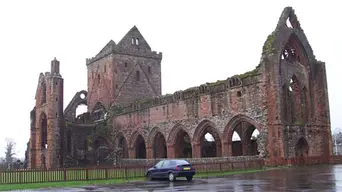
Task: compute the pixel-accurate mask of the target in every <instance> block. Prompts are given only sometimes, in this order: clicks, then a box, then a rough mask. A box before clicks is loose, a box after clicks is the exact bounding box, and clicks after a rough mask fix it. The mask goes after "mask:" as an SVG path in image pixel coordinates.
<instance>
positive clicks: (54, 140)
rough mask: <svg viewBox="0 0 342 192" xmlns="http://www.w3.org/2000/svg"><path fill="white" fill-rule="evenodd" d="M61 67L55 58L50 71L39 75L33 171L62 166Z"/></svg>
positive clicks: (33, 117)
mask: <svg viewBox="0 0 342 192" xmlns="http://www.w3.org/2000/svg"><path fill="white" fill-rule="evenodd" d="M59 64H60V63H59V61H58V60H56V58H55V59H54V60H53V61H51V71H50V72H46V73H45V74H43V73H41V74H40V75H39V82H38V87H37V91H36V97H35V99H36V105H35V107H34V109H33V110H32V111H31V115H30V116H31V139H30V168H54V167H59V166H60V164H61V155H60V154H61V152H60V149H61V143H62V142H61V140H60V138H61V136H62V135H63V134H62V131H63V130H62V128H61V123H60V122H61V120H62V119H63V78H62V76H61V74H60V73H59Z"/></svg>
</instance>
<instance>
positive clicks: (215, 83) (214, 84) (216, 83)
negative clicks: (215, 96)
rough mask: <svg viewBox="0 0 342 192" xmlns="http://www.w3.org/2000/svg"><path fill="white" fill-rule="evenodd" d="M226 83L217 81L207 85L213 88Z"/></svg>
mask: <svg viewBox="0 0 342 192" xmlns="http://www.w3.org/2000/svg"><path fill="white" fill-rule="evenodd" d="M223 83H225V80H217V81H216V82H212V83H206V85H207V86H209V87H212V86H216V85H220V84H223Z"/></svg>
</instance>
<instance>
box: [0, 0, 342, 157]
mask: <svg viewBox="0 0 342 192" xmlns="http://www.w3.org/2000/svg"><path fill="white" fill-rule="evenodd" d="M286 6H292V7H293V8H294V9H295V12H296V14H297V16H298V19H299V22H300V23H301V26H302V28H303V29H304V32H305V33H306V35H307V38H308V40H309V42H310V44H311V46H312V48H313V51H314V54H315V55H316V57H317V59H318V60H322V61H325V62H326V68H327V75H328V87H329V99H330V112H331V124H332V128H335V127H342V118H341V114H339V109H341V108H342V99H341V98H342V91H341V89H340V88H341V85H340V83H341V80H342V78H341V70H342V67H341V65H342V59H341V56H339V55H341V44H342V38H341V34H342V30H341V22H340V19H341V18H342V12H341V10H340V6H338V1H327V0H325V1H298V0H295V1H291V0H286V1H263V0H258V1H252V0H251V1H227V0H222V1H215V0H210V1H209V0H208V1H200V0H196V1H190V0H187V1H180V0H179V1H176V0H173V1H160V0H159V1H158V0H156V1H148V0H144V1H141V0H136V1H129V0H121V1H114V0H111V1H86V0H79V1H76V0H73V1H61V0H59V1H47V0H41V1H37V0H30V1H26V0H25V1H24V0H23V1H16V0H11V1H1V2H0V26H1V28H0V54H1V60H0V64H1V69H2V75H1V76H0V82H1V94H0V98H1V102H2V108H1V110H0V117H1V132H0V133H1V134H0V156H4V147H5V138H6V137H8V138H13V139H15V141H16V142H17V153H18V155H19V156H20V157H24V152H25V149H26V142H28V139H29V133H30V111H31V110H32V108H33V107H34V104H35V99H34V97H35V92H36V88H37V83H38V77H39V73H40V72H45V71H50V62H51V60H52V59H53V58H54V57H56V58H57V59H58V60H59V61H60V62H61V70H60V71H61V74H62V76H63V78H64V85H65V86H64V88H65V89H64V107H66V106H67V104H68V103H69V102H70V100H71V99H72V97H73V96H74V94H75V93H76V92H77V91H80V90H82V89H87V87H86V85H87V71H86V65H85V60H86V58H90V57H93V56H95V55H96V54H97V53H98V52H99V51H100V50H101V49H102V48H103V47H104V46H105V45H106V44H107V43H108V42H109V40H111V39H113V40H114V41H115V42H116V43H118V42H119V40H120V39H121V38H122V37H123V36H124V35H125V34H126V32H127V31H128V30H129V29H130V28H131V27H132V26H133V25H136V26H137V27H138V29H139V30H140V32H141V33H142V34H143V36H144V37H145V39H146V40H147V41H148V43H149V44H150V46H151V47H152V49H153V50H155V51H160V52H163V61H162V92H163V94H166V93H173V92H174V91H177V90H182V89H186V88H188V87H192V86H197V85H200V84H202V83H206V82H212V81H216V80H218V79H226V78H227V77H229V76H232V75H234V74H239V73H243V72H246V71H248V70H251V69H254V68H255V66H257V65H258V63H259V61H260V56H261V50H262V46H263V43H264V41H265V40H266V37H267V36H268V35H269V34H270V33H271V32H272V31H273V30H274V28H275V27H276V24H277V22H278V19H279V16H280V14H281V12H282V11H283V8H284V7H286ZM2 146H4V147H2Z"/></svg>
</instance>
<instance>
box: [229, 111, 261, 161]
mask: <svg viewBox="0 0 342 192" xmlns="http://www.w3.org/2000/svg"><path fill="white" fill-rule="evenodd" d="M255 130H257V131H258V132H259V133H260V131H261V125H260V124H259V123H257V122H256V121H255V120H253V119H252V118H250V117H248V116H246V115H242V114H238V115H235V116H234V117H233V118H232V119H231V120H230V121H229V122H228V124H227V126H226V127H225V130H224V137H223V138H224V139H225V140H226V142H227V143H228V147H229V148H228V149H229V151H230V150H231V154H232V156H251V155H252V156H253V155H257V154H258V146H257V141H256V140H255V139H253V140H252V139H251V137H252V134H253V132H254V131H255ZM234 132H236V133H237V134H238V135H239V137H240V140H239V141H238V140H236V141H233V133H234Z"/></svg>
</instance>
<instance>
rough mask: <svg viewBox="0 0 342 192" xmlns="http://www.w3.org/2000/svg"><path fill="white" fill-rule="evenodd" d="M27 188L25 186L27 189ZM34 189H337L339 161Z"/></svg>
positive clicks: (341, 175) (341, 171)
mask: <svg viewBox="0 0 342 192" xmlns="http://www.w3.org/2000/svg"><path fill="white" fill-rule="evenodd" d="M27 191H28V190H27ZM34 191H40V192H43V191H71V192H76V191H93V192H95V191H96V192H100V191H120V192H128V191H132V192H137V191H146V192H147V191H148V192H152V191H153V192H171V191H207V192H223V191H224V192H227V191H234V192H237V191H258V192H259V191H260V192H265V191H272V192H276V191H320V192H323V191H341V192H342V165H329V166H328V165H322V166H312V167H301V168H287V169H277V170H271V171H265V172H258V173H248V174H240V175H231V176H227V177H225V178H209V179H197V178H195V179H194V180H193V181H192V182H187V181H186V180H179V181H178V180H177V181H175V182H173V183H172V182H171V183H170V182H168V181H144V182H136V183H128V184H120V185H113V186H87V187H80V188H64V189H57V190H56V189H52V190H44V189H41V190H34Z"/></svg>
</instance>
